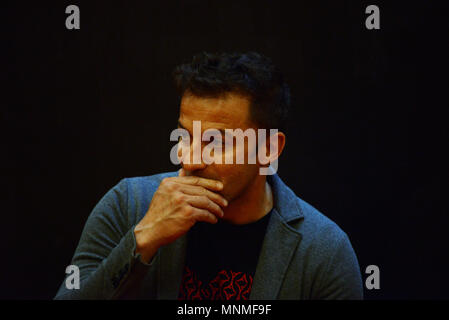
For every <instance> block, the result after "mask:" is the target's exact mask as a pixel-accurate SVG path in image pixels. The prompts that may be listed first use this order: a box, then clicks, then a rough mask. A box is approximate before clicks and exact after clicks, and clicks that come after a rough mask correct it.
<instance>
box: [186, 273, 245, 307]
mask: <svg viewBox="0 0 449 320" xmlns="http://www.w3.org/2000/svg"><path fill="white" fill-rule="evenodd" d="M252 283H253V277H252V276H251V275H249V274H247V273H244V272H234V271H232V270H221V271H220V272H218V274H217V275H216V276H215V278H214V279H212V280H211V281H210V282H209V283H208V284H207V285H204V283H203V282H202V281H201V280H199V279H198V277H197V276H196V274H195V273H194V272H193V271H192V270H190V269H189V267H185V270H184V275H183V277H182V282H181V288H180V290H179V297H178V299H179V300H248V299H249V293H250V292H251V286H252Z"/></svg>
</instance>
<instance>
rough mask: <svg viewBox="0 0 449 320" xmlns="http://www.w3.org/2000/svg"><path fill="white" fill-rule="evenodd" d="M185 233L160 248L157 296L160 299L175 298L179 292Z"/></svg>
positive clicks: (185, 242) (185, 240)
mask: <svg viewBox="0 0 449 320" xmlns="http://www.w3.org/2000/svg"><path fill="white" fill-rule="evenodd" d="M186 245H187V235H184V236H182V237H180V238H179V239H177V240H176V241H174V242H173V243H171V244H169V245H167V246H165V247H162V248H160V249H159V250H160V252H159V259H160V263H159V270H158V278H159V281H158V290H157V298H158V299H160V300H176V299H177V298H178V294H179V286H180V285H181V279H182V274H183V271H184V263H185V255H186Z"/></svg>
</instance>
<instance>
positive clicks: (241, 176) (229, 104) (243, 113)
mask: <svg viewBox="0 0 449 320" xmlns="http://www.w3.org/2000/svg"><path fill="white" fill-rule="evenodd" d="M249 111H250V100H249V98H247V97H244V96H242V95H239V94H236V93H228V94H226V95H225V96H223V97H219V98H203V97H197V96H194V95H191V94H184V96H183V97H182V99H181V108H180V116H179V121H178V122H179V126H180V127H182V128H184V129H186V130H187V131H189V133H190V137H191V138H190V142H191V148H190V149H191V150H192V151H191V154H190V155H189V156H190V164H187V163H185V161H182V160H181V164H182V167H183V169H184V171H185V173H186V175H187V176H189V175H193V176H198V177H202V178H209V179H215V180H219V181H221V182H222V183H223V185H224V188H223V191H222V192H221V194H222V195H223V196H224V197H225V198H226V199H227V200H228V201H232V200H234V199H236V198H238V197H239V196H240V195H242V194H243V193H244V192H245V191H246V190H247V188H248V187H250V186H251V185H252V183H253V182H254V180H255V179H256V178H257V177H258V176H259V165H258V164H248V152H250V153H251V152H256V150H255V148H256V146H250V147H249V148H250V150H248V142H247V140H248V139H246V138H245V143H244V145H241V146H238V145H236V141H235V139H234V141H233V148H232V149H226V146H225V143H224V141H225V135H224V134H223V136H222V141H223V144H222V148H223V154H225V150H232V151H231V152H232V153H233V163H232V164H225V161H224V155H223V161H222V164H217V163H215V162H214V163H212V164H210V165H207V164H205V163H204V162H203V161H201V164H193V161H192V159H193V156H192V153H193V121H201V136H202V134H203V132H204V131H206V130H208V129H217V130H222V132H224V130H225V129H242V130H243V131H245V130H246V129H248V128H252V129H254V130H255V131H256V132H257V126H256V125H255V124H254V123H252V121H251V120H250V119H249ZM208 143H209V142H203V143H202V148H204V146H205V145H207V144H208ZM197 144H198V143H197ZM237 149H240V150H239V151H241V152H242V153H243V154H244V155H245V158H244V163H243V164H236V158H235V154H236V152H237ZM242 149H243V150H242ZM226 152H228V151H226Z"/></svg>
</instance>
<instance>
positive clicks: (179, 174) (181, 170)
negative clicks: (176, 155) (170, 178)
mask: <svg viewBox="0 0 449 320" xmlns="http://www.w3.org/2000/svg"><path fill="white" fill-rule="evenodd" d="M178 176H179V177H185V176H186V173H185V171H184V169H183V168H181V169H179V171H178Z"/></svg>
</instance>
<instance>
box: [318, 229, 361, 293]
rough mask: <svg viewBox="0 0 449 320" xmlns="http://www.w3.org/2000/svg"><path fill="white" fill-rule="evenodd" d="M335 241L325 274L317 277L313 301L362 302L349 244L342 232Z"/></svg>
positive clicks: (355, 261) (357, 274) (357, 272)
mask: <svg viewBox="0 0 449 320" xmlns="http://www.w3.org/2000/svg"><path fill="white" fill-rule="evenodd" d="M336 240H337V241H335V242H334V243H335V245H334V246H333V254H332V255H331V258H330V259H329V260H328V263H327V267H326V268H325V272H324V273H322V275H321V276H320V277H319V280H318V288H319V289H318V290H317V295H316V296H315V297H314V299H324V300H344V299H345V300H362V299H363V286H362V277H361V273H360V267H359V263H358V261H357V257H356V254H355V252H354V249H353V248H352V245H351V242H350V241H349V238H348V236H347V235H346V233H344V232H343V231H341V233H340V234H339V238H337V239H336Z"/></svg>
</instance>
